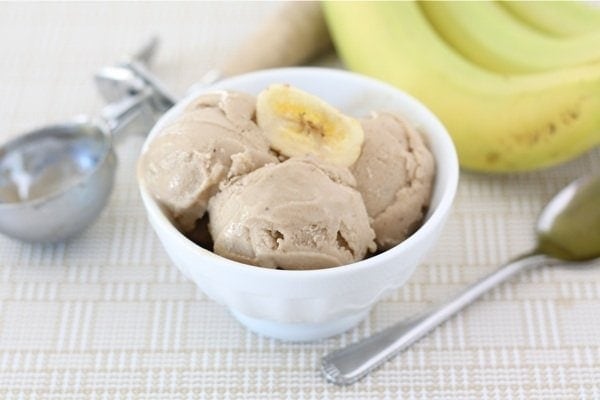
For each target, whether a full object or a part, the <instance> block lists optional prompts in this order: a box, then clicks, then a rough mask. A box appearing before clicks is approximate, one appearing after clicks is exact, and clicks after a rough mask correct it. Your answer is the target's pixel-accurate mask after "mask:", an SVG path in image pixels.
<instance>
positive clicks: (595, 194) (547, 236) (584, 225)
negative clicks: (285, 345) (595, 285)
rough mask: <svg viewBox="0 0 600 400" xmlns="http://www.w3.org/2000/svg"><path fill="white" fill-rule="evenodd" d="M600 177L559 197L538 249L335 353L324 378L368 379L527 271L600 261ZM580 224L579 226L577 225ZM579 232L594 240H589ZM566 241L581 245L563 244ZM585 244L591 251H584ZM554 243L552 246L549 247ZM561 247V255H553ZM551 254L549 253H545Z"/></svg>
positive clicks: (545, 218)
mask: <svg viewBox="0 0 600 400" xmlns="http://www.w3.org/2000/svg"><path fill="white" fill-rule="evenodd" d="M599 205H600V175H598V176H594V177H586V178H582V179H579V180H577V181H575V182H573V183H571V184H570V185H569V186H567V187H566V188H564V189H563V190H562V191H561V192H559V193H558V194H557V195H556V196H555V197H554V198H553V199H552V200H551V201H550V202H549V203H548V205H547V206H546V207H545V208H544V210H543V211H542V213H541V214H540V217H539V219H538V223H537V226H536V233H537V235H538V238H539V240H538V247H537V249H536V250H534V251H533V252H531V253H529V254H525V255H523V256H521V257H518V258H516V259H514V260H513V261H510V262H508V263H507V264H505V265H503V266H502V267H500V268H499V269H497V270H496V271H494V272H493V273H491V274H489V275H487V276H486V277H484V278H482V279H480V280H479V281H477V282H475V283H474V284H472V285H471V286H469V287H467V288H466V289H464V290H463V291H461V292H460V293H459V294H457V295H456V296H454V297H453V298H451V299H450V300H448V301H446V302H445V303H443V304H441V305H438V306H437V307H434V308H432V309H430V310H427V311H425V312H422V313H420V314H418V315H415V316H413V317H411V318H409V319H407V320H404V321H401V322H399V323H397V324H395V325H392V326H391V327H389V328H387V329H385V330H383V331H381V332H379V333H376V334H374V335H372V336H370V337H367V338H365V339H363V340H361V341H359V342H356V343H353V344H351V345H349V346H346V347H344V348H342V349H339V350H336V351H334V352H331V353H329V354H327V355H326V356H324V357H323V359H322V360H321V369H322V372H323V374H324V376H325V378H326V379H327V380H328V381H330V382H333V383H335V384H338V385H349V384H352V383H354V382H356V381H358V380H359V379H361V378H363V377H365V376H366V375H368V374H369V373H370V372H371V371H373V370H374V369H376V368H377V367H379V366H381V365H382V364H383V363H384V362H385V361H387V360H389V359H390V358H392V357H394V356H395V355H397V354H398V353H400V352H401V351H403V350H405V349H407V348H408V347H409V346H410V345H412V344H413V343H415V342H416V341H417V340H419V339H421V338H422V337H423V336H425V335H426V334H428V333H429V332H431V331H432V330H433V329H434V328H435V327H437V326H438V325H440V324H441V323H442V322H444V321H446V320H447V319H449V318H450V317H452V316H453V315H454V314H456V313H457V312H458V311H460V310H462V309H463V308H465V307H466V306H467V305H469V304H471V303H472V302H473V301H474V300H476V299H477V298H479V297H480V296H481V295H483V294H484V293H486V292H487V291H489V290H490V289H492V288H493V287H495V286H497V285H499V284H500V283H502V282H504V281H506V280H508V279H510V278H511V277H513V276H515V275H516V274H518V273H520V272H522V271H525V270H527V269H532V268H537V267H539V266H542V265H557V264H561V265H564V264H565V263H567V264H568V265H571V266H573V265H581V264H584V263H585V264H586V265H588V264H589V261H593V260H594V259H596V260H597V258H598V257H600V240H598V237H599V236H598V234H599V233H598V232H600V206H599ZM573 219H575V221H576V223H572V221H573ZM579 232H587V233H588V236H589V237H591V239H589V241H586V240H585V239H584V238H582V237H581V235H578V233H579ZM565 237H578V239H577V240H574V241H568V242H566V243H563V242H561V240H564V239H565ZM581 241H584V242H585V243H589V245H587V246H584V247H582V246H580V245H579V243H580V242H581ZM544 243H552V244H553V246H547V245H546V246H544ZM558 244H560V247H559V249H560V251H554V249H555V248H556V247H555V246H556V245H558ZM546 253H550V254H551V255H549V254H546Z"/></svg>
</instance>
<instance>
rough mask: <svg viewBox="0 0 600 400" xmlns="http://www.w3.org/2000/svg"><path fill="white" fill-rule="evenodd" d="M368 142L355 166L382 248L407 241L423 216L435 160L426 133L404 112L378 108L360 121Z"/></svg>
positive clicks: (429, 191)
mask: <svg viewBox="0 0 600 400" xmlns="http://www.w3.org/2000/svg"><path fill="white" fill-rule="evenodd" d="M361 124H362V126H363V129H364V131H365V142H364V144H363V147H362V152H361V154H360V156H359V157H358V160H356V162H355V163H354V164H353V165H352V167H351V171H352V173H353V174H354V177H355V178H356V182H357V189H358V190H359V192H360V193H361V194H362V197H363V200H364V202H365V206H366V207H367V212H368V213H369V217H371V226H372V227H373V229H374V230H375V235H376V237H377V239H376V240H377V245H378V248H379V249H380V250H385V249H388V248H390V247H392V246H395V245H396V244H398V243H400V242H402V241H403V240H404V239H406V238H407V237H408V236H409V235H410V234H412V233H413V232H414V231H415V230H416V229H417V228H418V227H419V226H420V225H421V222H422V221H423V218H424V216H425V213H426V212H427V208H428V207H429V201H430V197H431V191H432V186H433V179H434V174H435V164H434V160H433V156H432V155H431V152H430V151H429V149H428V148H427V146H426V145H425V143H424V142H423V138H422V137H421V135H420V134H419V133H418V132H417V131H416V130H415V129H414V128H413V127H412V126H411V125H410V124H409V123H408V122H407V121H406V120H404V119H403V118H402V117H400V116H399V115H397V114H392V113H373V115H371V117H369V118H364V119H362V120H361Z"/></svg>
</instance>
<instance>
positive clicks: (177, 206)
mask: <svg viewBox="0 0 600 400" xmlns="http://www.w3.org/2000/svg"><path fill="white" fill-rule="evenodd" d="M255 105H256V100H255V99H254V97H252V96H250V95H247V94H244V93H236V92H217V93H210V94H206V95H203V96H200V97H199V98H198V99H196V100H195V101H194V102H192V103H191V104H190V105H189V106H188V107H187V109H186V110H185V112H184V113H183V114H182V116H181V117H180V118H178V119H177V121H175V122H174V123H173V124H172V125H170V126H168V127H167V128H166V129H165V130H164V131H163V132H161V134H160V135H159V136H157V137H156V139H154V140H153V141H152V142H151V143H150V146H149V147H148V149H147V151H146V152H145V153H144V155H143V156H142V159H141V163H140V167H141V174H142V176H143V179H144V182H145V184H146V187H147V188H148V190H149V191H150V192H151V193H152V195H153V196H154V197H155V198H156V199H157V200H158V201H159V202H161V203H162V204H163V205H164V206H165V207H166V208H167V209H168V210H169V212H170V213H171V216H172V217H173V218H174V220H175V222H176V224H177V225H178V227H179V228H180V229H181V230H182V231H184V232H186V233H187V232H190V231H191V230H192V229H193V228H194V225H195V222H196V221H197V220H198V219H200V218H201V217H202V216H203V214H204V212H205V211H206V207H207V205H208V201H209V199H210V198H211V197H212V196H213V195H214V194H215V193H216V192H217V190H218V187H219V184H220V183H221V182H223V181H224V180H228V179H232V178H234V177H236V176H239V175H243V174H246V173H248V172H251V171H253V170H254V169H256V168H259V167H261V166H263V165H265V164H267V163H272V162H277V161H278V160H277V158H276V157H275V155H273V154H272V153H271V152H270V151H269V143H268V141H267V139H266V138H265V137H264V136H263V135H262V133H261V131H260V129H259V128H258V126H257V125H256V123H255V122H254V113H255Z"/></svg>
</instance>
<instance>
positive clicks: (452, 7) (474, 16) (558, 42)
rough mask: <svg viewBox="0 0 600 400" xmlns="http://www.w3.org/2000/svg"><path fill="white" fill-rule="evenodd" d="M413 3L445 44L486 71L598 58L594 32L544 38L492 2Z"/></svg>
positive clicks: (599, 34)
mask: <svg viewBox="0 0 600 400" xmlns="http://www.w3.org/2000/svg"><path fill="white" fill-rule="evenodd" d="M419 4H420V6H421V8H422V9H423V11H424V13H425V15H426V16H427V18H428V19H429V20H430V21H431V24H432V25H433V26H434V28H435V29H436V30H437V31H438V32H439V34H440V35H441V36H442V37H443V38H444V39H446V41H447V42H448V43H450V44H451V45H452V46H453V47H454V48H455V49H456V50H458V52H460V53H461V54H463V55H464V56H465V57H466V58H468V59H470V60H471V61H473V62H474V63H476V64H479V65H481V66H482V67H485V68H487V69H489V70H491V71H496V72H502V73H525V72H537V71H544V70H552V69H557V68H563V67H570V66H573V65H579V64H585V63H589V62H594V61H600V31H599V32H597V33H595V34H590V35H585V36H579V37H571V38H555V37H550V36H548V35H546V34H544V33H541V32H539V31H537V30H535V29H533V28H531V27H530V26H528V25H526V24H524V23H523V22H521V21H520V20H518V19H516V18H515V17H514V16H512V15H511V14H510V13H509V12H508V11H506V9H504V8H503V7H502V6H500V5H499V4H498V3H497V2H492V1H459V2H457V1H448V2H437V1H436V2H430V1H426V2H421V3H419Z"/></svg>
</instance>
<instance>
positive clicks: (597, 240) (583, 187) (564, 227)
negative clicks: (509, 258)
mask: <svg viewBox="0 0 600 400" xmlns="http://www.w3.org/2000/svg"><path fill="white" fill-rule="evenodd" d="M536 234H537V238H538V246H537V250H536V252H538V253H542V254H546V255H549V256H551V257H554V258H556V259H558V260H564V261H586V260H591V259H594V258H597V257H600V176H587V177H583V178H580V179H577V180H576V181H574V182H572V183H571V184H570V185H568V186H567V187H565V188H564V189H563V190H561V191H560V192H559V193H558V194H557V195H556V196H554V198H553V199H552V200H551V201H550V202H549V203H548V204H547V205H546V207H545V208H544V210H543V211H542V213H541V214H540V217H539V218H538V222H537V226H536Z"/></svg>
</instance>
